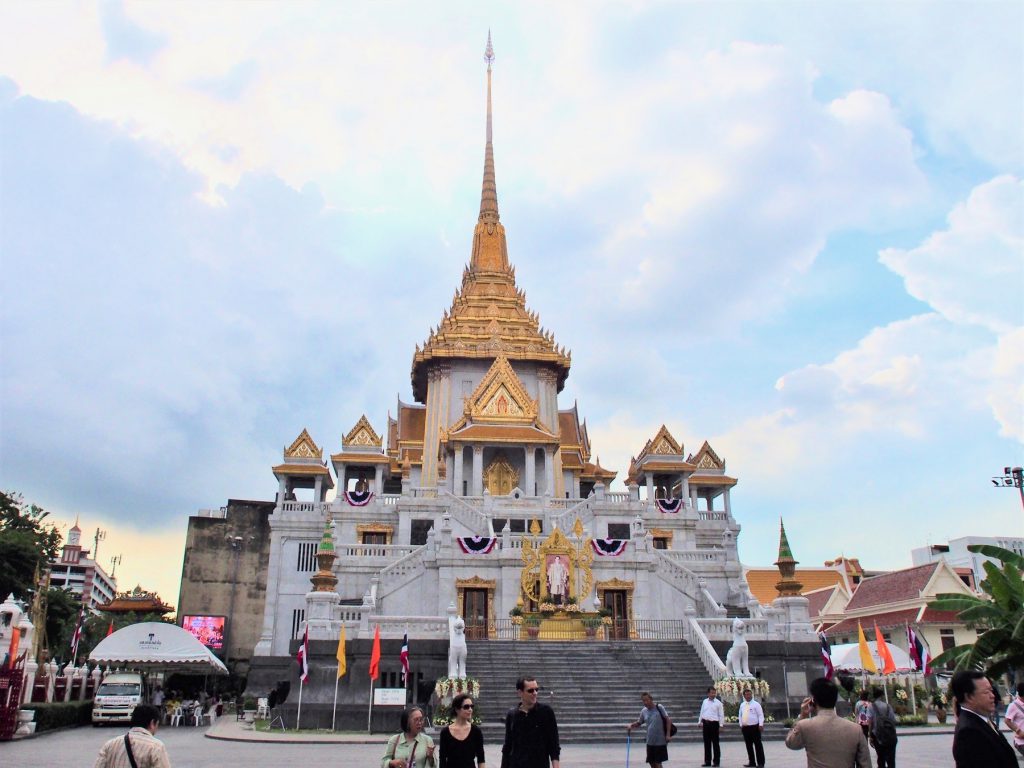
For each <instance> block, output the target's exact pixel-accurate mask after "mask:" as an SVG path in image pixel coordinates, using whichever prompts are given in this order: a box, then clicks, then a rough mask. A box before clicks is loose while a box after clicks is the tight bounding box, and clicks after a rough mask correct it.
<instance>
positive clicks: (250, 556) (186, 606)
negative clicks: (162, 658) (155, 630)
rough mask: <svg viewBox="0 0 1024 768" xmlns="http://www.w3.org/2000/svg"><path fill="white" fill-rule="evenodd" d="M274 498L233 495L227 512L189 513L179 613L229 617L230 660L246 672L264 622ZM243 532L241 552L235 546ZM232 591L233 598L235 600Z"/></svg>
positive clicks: (228, 652)
mask: <svg viewBox="0 0 1024 768" xmlns="http://www.w3.org/2000/svg"><path fill="white" fill-rule="evenodd" d="M273 511H274V502H272V501H239V500H236V499H230V500H229V501H228V504H227V516H226V517H223V518H217V517H190V518H189V520H188V533H187V534H186V538H185V559H184V561H183V563H182V567H181V592H180V593H179V595H178V616H179V617H181V616H184V615H186V614H200V615H223V616H227V617H228V622H227V638H226V640H227V648H226V649H225V650H226V654H225V656H226V660H227V661H228V662H230V663H231V664H230V666H232V667H233V668H235V669H236V671H238V672H239V673H240V674H245V672H246V671H247V669H248V666H249V660H250V659H251V658H252V651H253V646H255V645H256V641H257V640H258V639H259V634H260V627H261V626H262V624H263V601H264V598H265V596H266V592H267V564H268V562H269V560H270V524H269V521H268V518H269V516H270V514H271V513H272V512H273ZM236 537H241V540H240V541H239V542H238V544H239V545H240V546H239V548H238V549H237V551H236V550H235V549H233V548H232V546H231V545H232V542H233V541H235V539H236ZM232 592H233V593H234V598H233V600H232Z"/></svg>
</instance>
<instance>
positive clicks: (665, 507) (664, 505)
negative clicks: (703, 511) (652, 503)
mask: <svg viewBox="0 0 1024 768" xmlns="http://www.w3.org/2000/svg"><path fill="white" fill-rule="evenodd" d="M657 503H658V511H659V512H665V513H666V514H670V515H674V514H675V513H676V512H678V511H679V510H680V509H681V508H682V506H683V500H682V499H658V500H657Z"/></svg>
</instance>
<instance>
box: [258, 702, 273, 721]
mask: <svg viewBox="0 0 1024 768" xmlns="http://www.w3.org/2000/svg"><path fill="white" fill-rule="evenodd" d="M269 717H270V700H269V699H256V719H257V720H266V719H267V718H269Z"/></svg>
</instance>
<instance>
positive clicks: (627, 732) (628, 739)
mask: <svg viewBox="0 0 1024 768" xmlns="http://www.w3.org/2000/svg"><path fill="white" fill-rule="evenodd" d="M632 735H633V732H632V731H631V730H629V729H628V728H627V729H626V768H629V743H630V740H631V738H632Z"/></svg>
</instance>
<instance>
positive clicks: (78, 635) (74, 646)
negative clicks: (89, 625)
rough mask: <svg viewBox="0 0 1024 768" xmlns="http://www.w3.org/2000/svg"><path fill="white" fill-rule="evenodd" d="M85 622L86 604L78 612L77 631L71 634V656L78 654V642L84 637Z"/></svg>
mask: <svg viewBox="0 0 1024 768" xmlns="http://www.w3.org/2000/svg"><path fill="white" fill-rule="evenodd" d="M84 622H85V604H84V603H83V604H82V610H81V611H80V612H79V614H78V624H76V625H75V633H74V634H73V635H72V636H71V657H72V658H75V657H77V656H78V643H79V641H80V640H81V639H82V624H83V623H84Z"/></svg>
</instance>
